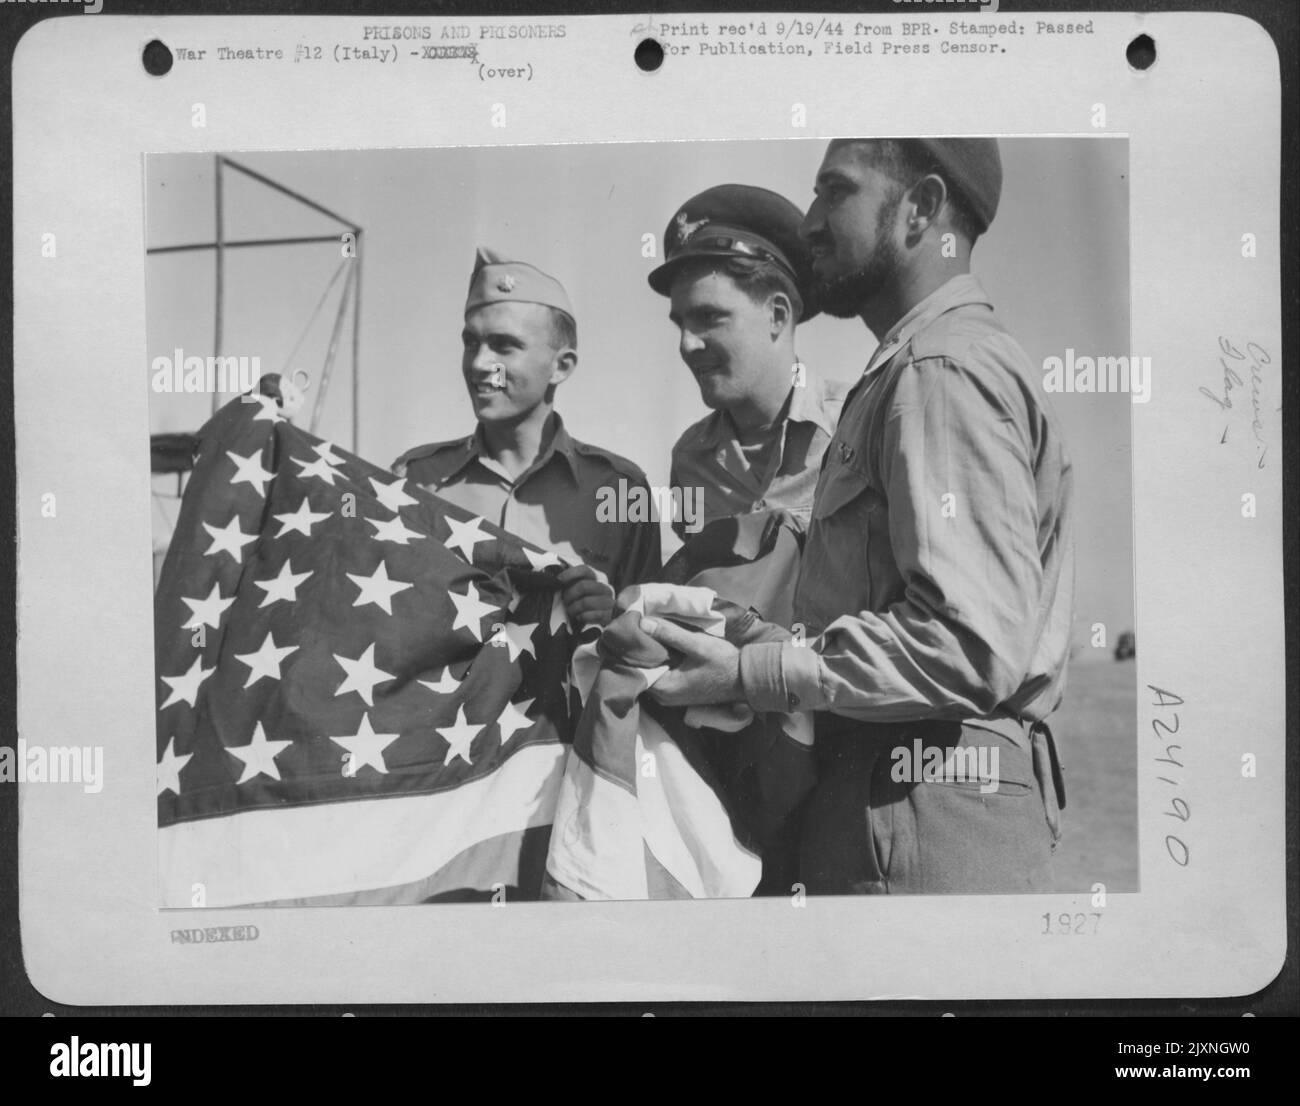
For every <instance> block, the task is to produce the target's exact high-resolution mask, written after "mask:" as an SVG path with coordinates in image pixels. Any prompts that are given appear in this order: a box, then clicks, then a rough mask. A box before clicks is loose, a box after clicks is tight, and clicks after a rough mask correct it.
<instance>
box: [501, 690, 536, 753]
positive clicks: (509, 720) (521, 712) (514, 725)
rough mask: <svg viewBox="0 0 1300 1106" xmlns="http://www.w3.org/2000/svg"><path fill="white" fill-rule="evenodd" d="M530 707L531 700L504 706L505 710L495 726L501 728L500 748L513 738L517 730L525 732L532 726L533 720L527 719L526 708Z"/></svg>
mask: <svg viewBox="0 0 1300 1106" xmlns="http://www.w3.org/2000/svg"><path fill="white" fill-rule="evenodd" d="M532 705H533V700H532V699H525V700H523V702H520V703H507V704H506V709H505V710H503V711H502V712H501V717H500V718H498V719H497V725H498V726H499V727H501V744H502V746H504V745H505V743H506V742H507V741H509V740H510V739H511V738H512V737H514V736H515V734H516V733H517V732H518V731H519V730H526V729H528V727H529V726H531V725H532V724H533V720H532V719H531V718H529V717H528V708H529V707H531V706H532Z"/></svg>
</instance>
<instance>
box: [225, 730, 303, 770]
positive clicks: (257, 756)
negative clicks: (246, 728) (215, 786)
mask: <svg viewBox="0 0 1300 1106" xmlns="http://www.w3.org/2000/svg"><path fill="white" fill-rule="evenodd" d="M292 744H293V742H292V741H267V740H266V731H265V730H264V729H262V723H261V722H258V723H257V725H256V726H254V727H253V739H252V740H251V741H250V742H249V743H248V744H247V745H227V746H226V752H228V753H230V754H231V755H233V756H237V757H238V758H239V759H240V760H242V761H243V762H244V771H243V773H242V774H241V775H240V777H239V779H237V780H236V781H235V783H236V784H240V783H247V782H248V781H249V780H251V779H252V778H253V777H254V776H270V777H271V779H273V780H278V779H279V778H280V769H279V767H277V765H276V763H275V758H276V757H278V756H279V755H280V754H281V753H282V752H284V750H285V748H286V747H287V746H289V745H292Z"/></svg>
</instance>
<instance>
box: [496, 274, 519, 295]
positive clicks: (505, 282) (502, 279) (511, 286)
mask: <svg viewBox="0 0 1300 1106" xmlns="http://www.w3.org/2000/svg"><path fill="white" fill-rule="evenodd" d="M514 290H515V278H514V277H512V276H511V275H510V274H509V273H506V274H504V275H503V276H499V277H497V291H498V292H513V291H514Z"/></svg>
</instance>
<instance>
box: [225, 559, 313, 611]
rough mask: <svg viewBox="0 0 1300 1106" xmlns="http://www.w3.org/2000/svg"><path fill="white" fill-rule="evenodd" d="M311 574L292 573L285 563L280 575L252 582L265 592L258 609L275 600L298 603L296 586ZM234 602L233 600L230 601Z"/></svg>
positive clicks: (281, 567)
mask: <svg viewBox="0 0 1300 1106" xmlns="http://www.w3.org/2000/svg"><path fill="white" fill-rule="evenodd" d="M312 575H314V573H311V572H294V570H293V565H292V564H291V563H290V562H289V561H285V562H284V564H282V565H281V566H280V575H279V576H275V577H273V578H272V579H269V580H254V581H253V583H254V584H256V585H257V586H258V587H259V588H261V589H262V590H263V591H264V592H266V597H265V598H264V599H263V600H262V601H261V602H260V603H259V604H258V607H259V608H261V607H269V606H270V605H271V604H272V603H274V602H276V601H277V600H280V599H283V600H285V601H286V602H289V603H296V602H297V601H298V585H299V584H301V583H302V582H303V581H304V580H305V579H307V577H308V576H312ZM231 602H234V600H231Z"/></svg>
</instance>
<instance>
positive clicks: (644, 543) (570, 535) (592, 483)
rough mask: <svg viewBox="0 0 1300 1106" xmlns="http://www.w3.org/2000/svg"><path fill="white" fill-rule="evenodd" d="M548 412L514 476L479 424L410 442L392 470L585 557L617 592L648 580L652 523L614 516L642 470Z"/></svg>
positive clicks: (654, 558)
mask: <svg viewBox="0 0 1300 1106" xmlns="http://www.w3.org/2000/svg"><path fill="white" fill-rule="evenodd" d="M551 418H552V420H553V422H552V424H551V426H550V428H549V430H548V432H547V435H546V436H544V437H543V444H542V450H541V452H540V453H539V455H538V457H537V460H536V461H534V462H533V464H532V465H530V466H529V467H528V469H527V470H525V471H524V472H523V473H521V474H520V475H519V477H518V478H517V479H512V478H511V476H510V474H509V473H508V472H507V471H506V470H505V469H504V468H503V467H502V466H501V465H500V464H499V463H498V462H496V461H494V460H493V459H492V457H491V456H490V455H489V454H488V452H487V448H486V444H485V442H484V439H483V432H482V428H481V427H478V428H475V431H474V433H473V434H471V435H469V437H466V438H456V439H454V440H453V441H448V442H434V443H433V444H431V445H423V446H418V447H416V448H415V449H412V450H408V451H407V452H406V453H404V454H402V456H401V457H399V458H398V459H397V460H396V461H394V462H393V471H394V472H395V473H397V475H399V476H405V477H406V478H407V479H408V480H411V481H413V482H415V483H416V484H419V485H420V486H421V487H422V488H424V489H425V490H426V491H429V492H432V493H433V494H434V495H438V496H441V497H442V498H443V499H446V500H448V501H450V502H452V503H455V504H457V505H458V506H460V507H464V508H465V509H466V510H468V511H473V512H474V513H475V514H476V515H478V516H480V517H481V518H484V519H486V520H488V521H489V522H493V523H496V525H498V526H500V527H501V528H502V529H504V530H508V531H510V532H511V533H512V534H516V535H518V536H519V537H521V538H523V539H524V540H525V541H527V542H531V543H532V544H533V545H537V546H540V547H542V548H543V549H550V550H553V551H554V552H556V553H558V554H559V555H560V556H561V557H564V558H565V559H566V560H568V561H570V562H574V563H576V562H578V561H582V562H583V563H585V564H588V565H590V566H591V567H592V568H594V569H596V570H597V571H598V572H600V573H602V574H603V575H604V576H605V577H606V579H607V580H608V581H609V583H610V585H611V586H612V587H613V588H614V591H615V593H616V594H617V593H618V591H619V590H621V589H622V588H624V587H627V586H628V585H629V584H639V583H643V582H645V581H646V580H649V579H650V578H651V577H653V576H654V575H655V574H656V573H657V572H658V571H659V567H660V549H659V525H658V523H657V522H627V521H620V520H619V519H618V518H617V514H618V513H619V512H618V510H617V507H618V504H620V503H626V502H627V498H628V497H627V490H630V489H631V488H634V487H643V488H645V487H648V485H647V484H646V478H645V475H644V473H642V472H641V470H640V469H639V468H637V466H636V465H634V464H632V462H631V461H628V460H625V459H624V458H622V457H620V456H618V455H617V454H615V453H610V452H609V451H607V450H604V449H598V448H596V447H595V446H592V445H587V444H586V443H584V442H580V441H577V440H576V439H575V438H573V437H571V436H570V435H569V432H568V431H567V430H566V429H565V427H564V423H563V421H562V420H561V419H560V416H559V415H556V414H553V415H552V416H551ZM620 483H621V484H622V487H623V489H625V490H624V491H623V492H622V493H621V494H620ZM647 494H648V492H647Z"/></svg>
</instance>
